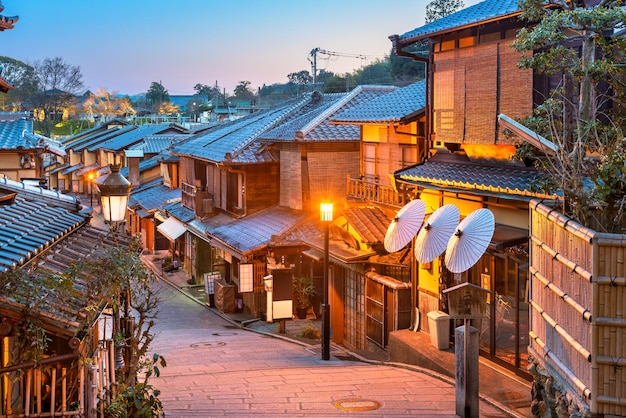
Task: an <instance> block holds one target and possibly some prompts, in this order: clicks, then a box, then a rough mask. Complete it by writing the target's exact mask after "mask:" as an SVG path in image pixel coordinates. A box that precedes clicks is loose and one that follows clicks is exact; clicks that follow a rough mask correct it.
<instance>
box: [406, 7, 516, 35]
mask: <svg viewBox="0 0 626 418" xmlns="http://www.w3.org/2000/svg"><path fill="white" fill-rule="evenodd" d="M517 2H518V0H485V1H483V2H480V3H478V4H475V5H473V6H470V7H466V8H465V9H461V10H459V11H457V12H456V13H452V14H450V15H448V16H445V17H442V18H441V19H437V20H435V21H434V22H431V23H428V24H426V25H424V26H421V27H419V28H417V29H413V30H412V31H410V32H406V33H404V34H402V35H400V36H399V39H400V40H401V41H402V42H403V43H409V42H412V41H418V40H420V39H424V38H428V37H429V36H432V35H434V34H437V33H440V32H447V31H450V30H452V29H457V28H460V27H464V26H470V25H472V26H473V25H478V24H480V23H481V22H485V21H487V20H492V19H495V18H498V17H503V16H507V15H511V14H516V13H519V10H520V9H519V7H518V6H517Z"/></svg>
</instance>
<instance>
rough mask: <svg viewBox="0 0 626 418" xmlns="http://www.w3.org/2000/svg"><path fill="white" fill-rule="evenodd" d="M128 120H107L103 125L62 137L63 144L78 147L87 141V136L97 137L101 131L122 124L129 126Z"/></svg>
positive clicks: (112, 128) (113, 128)
mask: <svg viewBox="0 0 626 418" xmlns="http://www.w3.org/2000/svg"><path fill="white" fill-rule="evenodd" d="M129 125H130V124H129V123H128V122H124V121H123V120H119V119H113V120H110V121H108V122H105V123H103V124H101V125H98V126H95V127H93V128H91V129H87V130H85V131H82V132H79V133H77V134H76V135H72V136H69V137H66V138H63V139H61V144H62V145H63V146H64V147H71V148H74V147H78V146H79V144H81V143H82V142H84V141H85V139H86V138H89V137H96V136H97V135H98V134H99V133H100V134H102V133H107V132H109V131H113V130H115V129H118V128H120V127H122V126H129Z"/></svg>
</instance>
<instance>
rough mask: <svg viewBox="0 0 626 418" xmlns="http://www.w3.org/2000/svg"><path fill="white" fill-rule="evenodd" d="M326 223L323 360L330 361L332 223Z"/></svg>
mask: <svg viewBox="0 0 626 418" xmlns="http://www.w3.org/2000/svg"><path fill="white" fill-rule="evenodd" d="M324 223H325V226H324V227H325V231H324V304H323V306H322V318H323V328H322V360H328V359H330V305H329V304H328V229H329V224H330V222H324Z"/></svg>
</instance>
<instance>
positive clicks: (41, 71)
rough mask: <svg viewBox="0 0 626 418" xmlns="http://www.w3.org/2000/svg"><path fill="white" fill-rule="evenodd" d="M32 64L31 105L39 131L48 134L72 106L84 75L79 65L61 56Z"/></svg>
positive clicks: (81, 85) (81, 86)
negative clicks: (33, 79)
mask: <svg viewBox="0 0 626 418" xmlns="http://www.w3.org/2000/svg"><path fill="white" fill-rule="evenodd" d="M32 67H33V69H34V73H35V79H36V82H37V92H36V93H35V95H34V97H33V107H34V109H35V111H36V112H37V113H38V117H39V120H40V123H39V124H38V125H39V128H40V130H41V131H42V132H43V133H44V135H46V136H50V133H51V131H52V125H53V124H54V123H55V122H57V121H58V120H59V119H60V118H62V115H63V113H64V112H65V111H67V110H68V109H71V108H72V107H73V106H74V105H75V98H76V94H77V93H79V91H80V90H81V89H82V88H83V81H82V78H83V75H82V73H81V72H80V67H79V66H73V65H70V64H68V63H67V62H65V61H64V60H63V58H61V57H56V58H45V59H44V60H43V61H36V62H35V63H34V64H33V65H32Z"/></svg>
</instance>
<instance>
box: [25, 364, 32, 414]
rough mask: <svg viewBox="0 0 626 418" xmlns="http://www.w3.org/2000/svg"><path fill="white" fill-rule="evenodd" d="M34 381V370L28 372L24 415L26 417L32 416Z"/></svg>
mask: <svg viewBox="0 0 626 418" xmlns="http://www.w3.org/2000/svg"><path fill="white" fill-rule="evenodd" d="M32 380H33V371H32V370H26V385H25V386H26V391H25V393H24V414H25V416H29V415H30V392H31V385H32Z"/></svg>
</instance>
